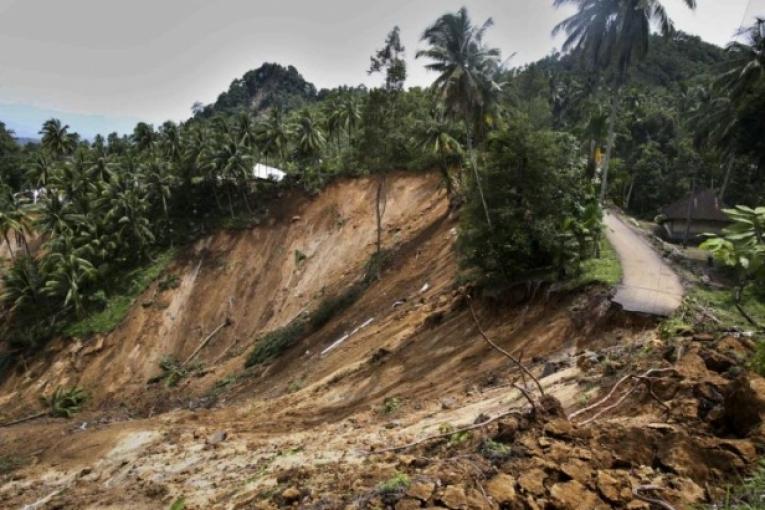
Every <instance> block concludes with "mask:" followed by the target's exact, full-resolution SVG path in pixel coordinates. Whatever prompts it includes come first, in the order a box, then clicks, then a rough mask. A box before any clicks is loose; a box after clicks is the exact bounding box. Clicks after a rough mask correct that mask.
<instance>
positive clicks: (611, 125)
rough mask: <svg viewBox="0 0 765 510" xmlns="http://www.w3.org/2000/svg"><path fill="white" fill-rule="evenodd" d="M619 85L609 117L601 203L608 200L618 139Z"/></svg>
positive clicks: (613, 97) (615, 91) (612, 101)
mask: <svg viewBox="0 0 765 510" xmlns="http://www.w3.org/2000/svg"><path fill="white" fill-rule="evenodd" d="M620 88H621V87H620V86H619V85H617V86H616V88H615V89H614V95H613V96H612V97H611V114H610V115H609V116H608V142H607V143H606V156H605V158H604V159H603V180H602V181H601V184H600V203H601V204H602V203H604V202H605V200H606V194H607V192H608V168H609V166H610V165H611V152H612V151H613V149H614V139H615V138H616V116H617V115H618V113H619V90H620Z"/></svg>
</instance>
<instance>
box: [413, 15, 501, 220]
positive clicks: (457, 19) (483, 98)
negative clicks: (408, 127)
mask: <svg viewBox="0 0 765 510" xmlns="http://www.w3.org/2000/svg"><path fill="white" fill-rule="evenodd" d="M493 24H494V22H493V20H492V19H491V18H489V19H487V20H486V21H485V22H484V23H483V24H482V25H481V26H475V25H473V23H472V22H471V20H470V17H469V16H468V13H467V9H465V8H464V7H463V8H462V9H460V10H459V11H457V12H456V13H448V14H444V15H443V16H441V17H440V18H438V19H437V20H436V22H435V23H433V24H432V25H431V26H430V27H428V28H427V29H426V30H425V32H424V33H423V35H422V40H423V41H427V42H428V44H430V48H428V49H426V50H420V51H418V52H417V55H416V58H420V57H426V58H429V59H430V60H431V61H432V62H431V63H429V64H427V65H426V66H425V67H426V68H427V69H428V70H431V71H437V72H438V73H440V74H439V76H438V78H436V80H435V81H434V82H433V85H432V89H433V90H434V91H435V93H436V94H437V96H438V98H439V99H440V100H441V101H443V104H444V106H445V109H446V113H447V114H448V115H450V116H452V117H454V118H457V119H462V120H464V121H465V125H466V127H467V147H468V154H469V156H470V163H471V166H472V168H473V173H474V177H475V182H476V186H477V188H478V193H479V195H480V197H481V202H482V204H483V208H484V212H485V214H486V223H487V224H488V225H489V228H492V224H491V216H490V215H489V207H488V205H487V204H486V198H485V196H484V193H483V187H482V185H481V180H480V176H479V175H478V168H477V165H476V162H475V157H474V154H473V136H481V135H482V134H483V131H484V125H485V121H486V116H487V115H488V114H489V113H490V112H491V110H492V109H493V107H494V104H495V101H496V96H497V92H498V91H499V90H500V86H499V84H498V83H497V82H496V81H495V80H494V77H495V76H496V75H497V74H498V72H499V70H500V68H501V63H500V52H499V50H498V49H496V48H489V47H488V46H486V44H485V43H484V41H483V37H484V34H485V33H486V30H487V29H488V28H489V27H491V26H492V25H493Z"/></svg>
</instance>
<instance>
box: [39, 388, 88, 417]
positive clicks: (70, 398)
mask: <svg viewBox="0 0 765 510" xmlns="http://www.w3.org/2000/svg"><path fill="white" fill-rule="evenodd" d="M87 399H88V394H87V393H86V392H85V390H83V389H82V388H79V387H77V386H73V387H71V388H67V389H65V388H63V387H58V388H56V391H54V392H53V394H52V395H51V396H49V397H42V401H43V403H44V404H45V405H47V406H48V407H49V408H50V414H51V416H55V417H59V418H71V417H72V416H74V415H75V414H77V413H79V412H80V410H81V409H82V405H83V404H84V403H85V401H86V400H87Z"/></svg>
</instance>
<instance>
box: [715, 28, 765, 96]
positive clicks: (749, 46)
mask: <svg viewBox="0 0 765 510" xmlns="http://www.w3.org/2000/svg"><path fill="white" fill-rule="evenodd" d="M741 34H742V35H744V36H745V37H746V40H745V41H744V42H739V41H734V42H732V43H730V44H729V45H728V47H727V48H726V49H727V52H728V55H730V57H731V60H730V64H729V67H728V69H727V71H726V72H725V73H724V74H723V75H722V76H720V77H719V79H718V81H717V85H718V86H719V87H720V88H721V89H722V90H723V91H725V92H727V93H728V94H729V95H730V98H731V99H732V100H733V101H734V103H739V102H740V101H741V100H742V99H743V98H744V96H746V94H748V93H749V92H750V91H752V90H753V89H754V88H755V87H756V86H757V85H758V84H760V83H762V82H763V81H764V80H765V19H763V18H757V20H756V21H755V23H754V24H753V25H752V26H751V27H749V28H746V29H744V30H742V32H741Z"/></svg>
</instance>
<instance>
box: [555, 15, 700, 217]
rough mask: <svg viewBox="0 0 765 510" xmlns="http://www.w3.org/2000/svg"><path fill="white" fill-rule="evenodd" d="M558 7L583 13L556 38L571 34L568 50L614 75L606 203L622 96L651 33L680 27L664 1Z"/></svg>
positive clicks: (603, 185) (562, 26) (605, 162)
mask: <svg viewBox="0 0 765 510" xmlns="http://www.w3.org/2000/svg"><path fill="white" fill-rule="evenodd" d="M553 3H554V5H555V6H556V7H561V6H564V5H574V6H576V7H577V9H578V11H577V12H576V13H575V14H573V15H571V16H569V17H568V18H566V19H564V20H563V21H561V22H560V23H559V24H558V25H556V26H555V28H554V29H553V35H557V34H558V33H560V32H565V33H566V40H565V41H564V43H563V50H564V51H572V50H573V51H575V52H576V53H578V54H579V55H580V56H581V57H582V58H583V59H584V60H585V62H587V63H588V64H590V65H591V66H592V67H593V68H594V69H596V70H600V71H610V72H611V77H612V83H613V87H614V91H613V93H612V94H611V113H610V116H609V120H608V140H607V144H606V155H605V158H604V160H603V178H602V181H601V189H600V200H601V202H602V201H603V200H605V197H606V191H607V189H608V168H609V166H610V162H611V153H612V151H613V147H614V138H615V129H616V127H615V126H616V117H617V115H618V110H619V91H620V89H621V87H622V85H623V84H624V82H625V81H626V80H627V78H628V74H629V70H630V68H631V67H632V66H633V65H634V64H635V63H636V62H637V61H639V60H642V59H644V58H645V57H646V55H647V54H648V50H649V41H650V37H651V27H652V26H656V27H657V28H658V30H659V32H660V33H661V34H663V35H669V34H671V33H672V32H673V31H674V25H673V23H672V20H671V19H670V18H669V16H668V15H667V12H666V10H665V9H664V6H663V5H662V2H661V1H660V0H554V2H553ZM683 3H685V4H686V5H687V6H688V7H689V8H691V9H695V8H696V0H683Z"/></svg>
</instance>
